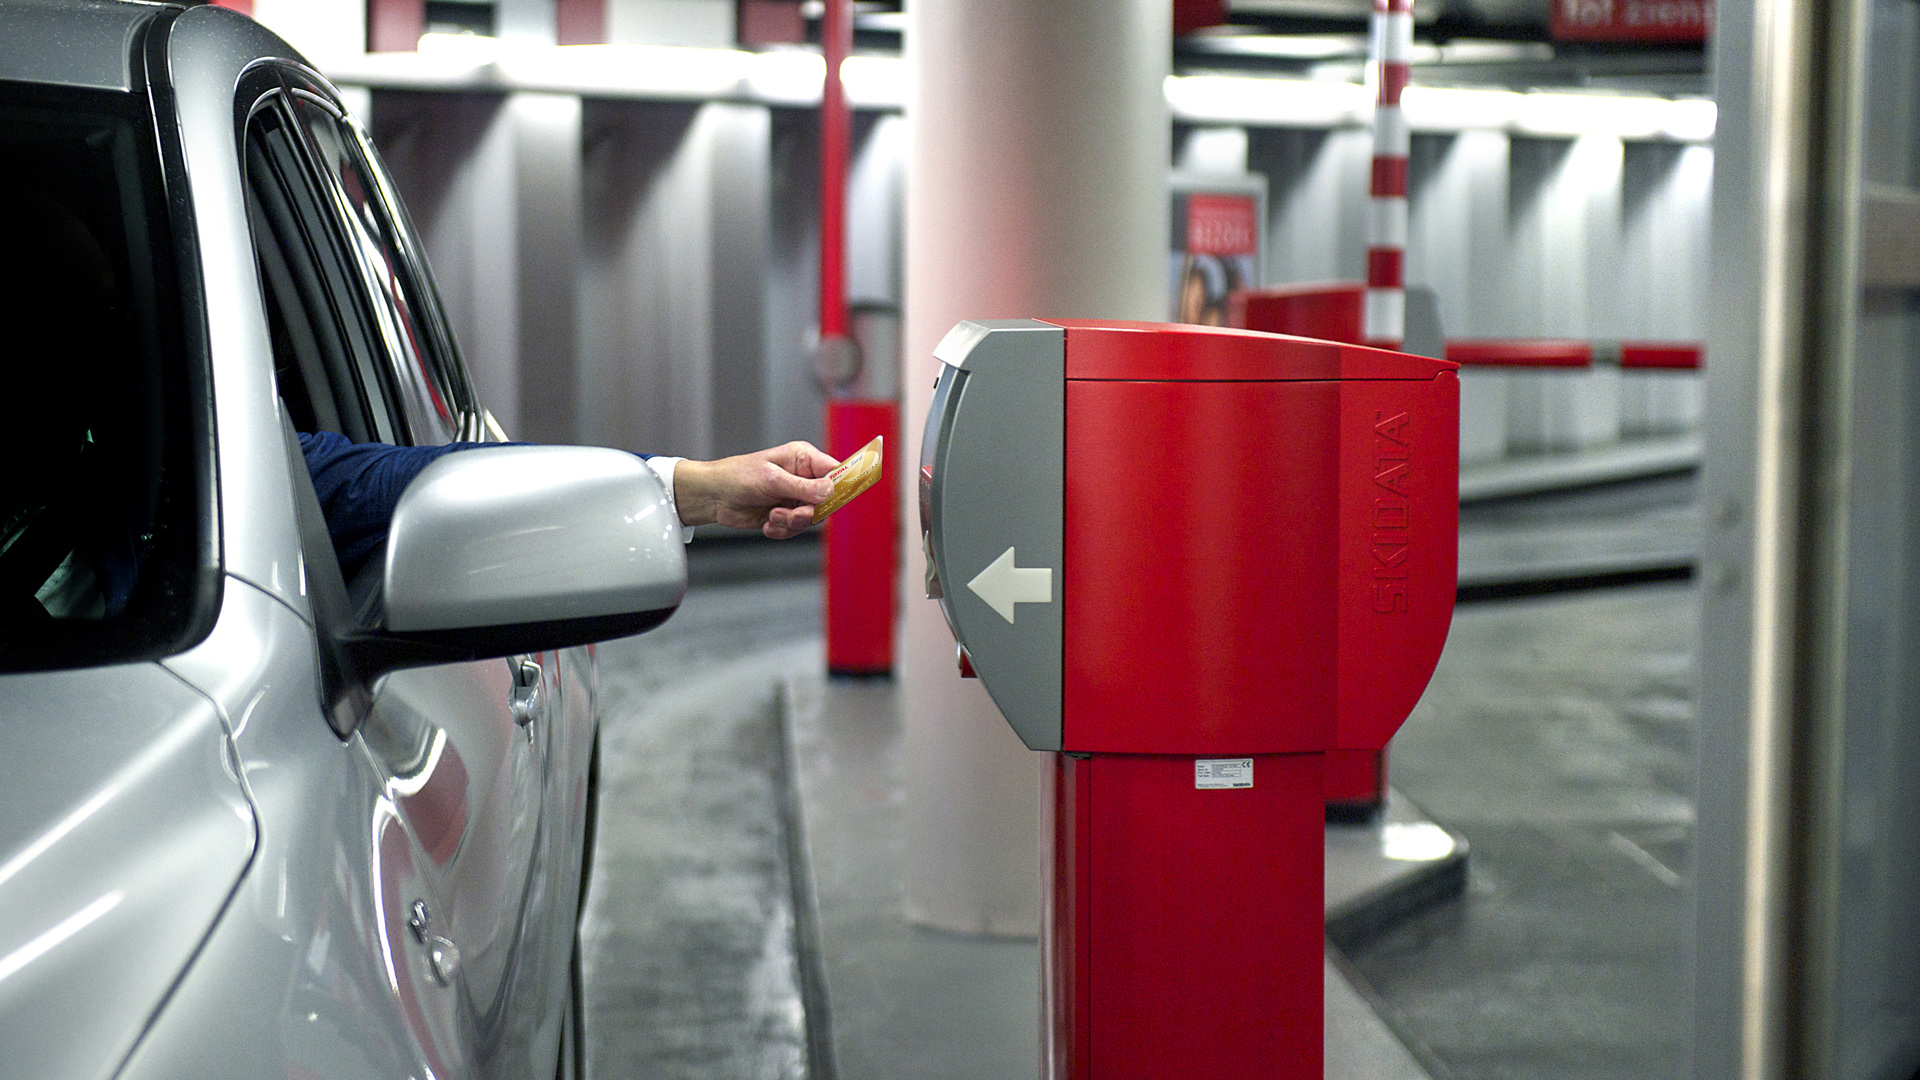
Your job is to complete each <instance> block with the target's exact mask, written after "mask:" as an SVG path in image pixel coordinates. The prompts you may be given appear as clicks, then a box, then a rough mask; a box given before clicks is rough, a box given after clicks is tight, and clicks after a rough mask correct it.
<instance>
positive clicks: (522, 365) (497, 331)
mask: <svg viewBox="0 0 1920 1080" xmlns="http://www.w3.org/2000/svg"><path fill="white" fill-rule="evenodd" d="M371 107H372V111H373V118H372V119H373V137H374V140H375V141H376V142H377V143H378V144H379V145H380V152H381V156H382V157H383V158H385V160H386V162H387V165H388V167H389V169H390V170H391V171H392V172H393V175H394V181H395V183H396V185H397V186H398V187H399V188H400V194H401V198H402V199H403V200H405V202H406V204H407V207H408V210H409V213H410V214H411V215H412V216H413V219H414V222H415V224H416V225H417V226H418V227H419V230H420V233H421V238H422V241H423V243H424V244H425V245H426V249H427V258H428V260H429V262H430V263H431V264H432V266H433V272H434V277H435V278H436V280H437V281H438V283H439V286H440V293H441V297H442V299H443V300H444V301H445V302H446V305H447V314H448V317H449V319H450V321H451V322H452V323H453V326H454V333H455V336H456V337H457V338H458V339H459V341H460V345H461V351H462V352H463V353H464V355H465V357H466V361H467V365H468V367H469V368H471V369H472V371H473V377H474V383H475V385H476V388H477V389H478V391H479V393H480V396H481V399H482V400H483V401H485V402H486V404H487V406H488V407H489V408H490V409H492V410H493V412H494V414H495V416H496V417H498V418H499V420H500V422H501V424H502V425H504V426H505V427H506V429H507V431H508V432H509V433H510V434H512V435H513V436H515V437H516V438H527V439H535V440H545V441H555V442H564V441H569V440H571V439H573V438H575V437H576V434H577V426H576V422H575V418H574V416H573V397H574V393H575V386H576V379H577V374H578V373H577V368H576V364H575V355H576V354H575V350H574V325H575V308H574V278H575V272H576V271H575V263H576V259H577V256H578V249H579V239H578V237H579V229H580V224H579V222H580V179H579V177H580V157H579V152H578V149H577V148H578V146H579V139H580V118H581V105H580V100H579V99H578V98H576V97H574V96H572V95H569V94H539V93H515V94H508V95H504V96H503V95H494V94H416V93H406V92H397V91H381V92H377V93H375V94H374V95H373V99H372V106H371Z"/></svg>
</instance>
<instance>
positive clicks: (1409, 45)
mask: <svg viewBox="0 0 1920 1080" xmlns="http://www.w3.org/2000/svg"><path fill="white" fill-rule="evenodd" d="M1372 51H1373V60H1374V73H1375V77H1376V79H1377V80H1378V81H1379V84H1380V97H1379V101H1378V103H1377V104H1376V106H1375V108H1374V111H1373V182H1372V188H1371V194H1372V202H1371V204H1370V205H1369V207H1368V213H1367V300H1366V315H1365V327H1364V329H1365V334H1366V340H1367V344H1369V345H1378V346H1380V347H1382V348H1387V349H1397V348H1399V347H1400V342H1401V340H1402V339H1404V338H1405V337H1406V326H1407V279H1406V265H1407V154H1408V151H1409V150H1410V148H1411V143H1412V137H1411V135H1410V134H1409V133H1408V131H1407V116H1406V113H1404V112H1402V111H1401V109H1400V93H1401V91H1403V90H1405V89H1406V88H1407V79H1408V77H1409V76H1410V75H1411V74H1412V70H1413V65H1412V64H1411V62H1410V61H1411V58H1412V54H1413V0H1373V42H1372Z"/></svg>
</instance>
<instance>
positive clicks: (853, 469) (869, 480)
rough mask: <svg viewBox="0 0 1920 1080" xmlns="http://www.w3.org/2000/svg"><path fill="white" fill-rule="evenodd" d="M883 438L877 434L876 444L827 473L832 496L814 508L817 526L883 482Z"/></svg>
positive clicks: (865, 448) (874, 442)
mask: <svg viewBox="0 0 1920 1080" xmlns="http://www.w3.org/2000/svg"><path fill="white" fill-rule="evenodd" d="M882 438H883V436H879V435H875V436H874V437H873V441H872V442H870V443H868V444H867V445H865V446H863V447H861V448H860V451H859V453H856V454H854V455H853V456H852V457H850V458H848V459H847V460H845V461H843V462H841V463H840V464H838V465H836V466H834V468H833V471H832V472H830V473H828V474H827V479H829V480H831V481H833V494H831V495H829V496H827V501H826V502H823V503H821V504H820V505H819V506H816V507H814V508H813V520H814V522H815V523H816V524H818V523H819V522H822V521H825V520H827V515H828V514H831V513H833V512H834V511H835V510H838V509H840V508H841V507H843V506H845V505H847V504H848V503H849V502H852V501H853V497H854V496H855V495H858V494H860V493H861V492H863V491H865V490H867V489H868V488H870V487H872V486H873V485H874V484H875V483H876V482H877V481H878V480H879V479H880V443H881V440H882Z"/></svg>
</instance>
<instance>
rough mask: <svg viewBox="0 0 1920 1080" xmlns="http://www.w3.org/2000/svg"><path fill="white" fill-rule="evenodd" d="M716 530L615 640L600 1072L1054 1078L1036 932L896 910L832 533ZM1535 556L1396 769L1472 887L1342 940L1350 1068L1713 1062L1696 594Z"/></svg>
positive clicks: (890, 834)
mask: <svg viewBox="0 0 1920 1080" xmlns="http://www.w3.org/2000/svg"><path fill="white" fill-rule="evenodd" d="M1557 498H1558V499H1564V500H1568V501H1560V502H1556V501H1555V499H1557ZM1690 500H1691V488H1690V486H1689V485H1688V484H1687V483H1685V482H1679V483H1676V482H1675V481H1671V480H1668V481H1660V482H1655V483H1652V484H1650V485H1628V486H1627V487H1625V488H1619V487H1616V488H1610V489H1603V490H1598V491H1593V492H1586V493H1581V494H1578V495H1574V496H1566V497H1551V498H1547V499H1537V500H1531V501H1527V500H1522V501H1519V502H1514V501H1512V500H1507V501H1503V502H1501V503H1498V504H1495V505H1493V506H1492V507H1491V508H1489V509H1470V510H1469V512H1468V515H1467V516H1466V518H1465V519H1464V520H1463V542H1464V538H1465V537H1466V536H1467V535H1470V534H1472V532H1473V530H1476V529H1479V530H1481V532H1480V534H1479V535H1482V536H1484V537H1487V538H1489V539H1488V543H1487V545H1486V546H1487V549H1488V550H1495V551H1496V552H1497V549H1498V548H1499V545H1500V543H1501V539H1500V538H1501V536H1502V534H1503V533H1504V534H1507V535H1517V534H1519V533H1520V532H1521V531H1531V532H1532V533H1533V534H1535V535H1537V536H1542V537H1544V538H1545V541H1546V546H1547V548H1548V549H1549V550H1559V551H1571V552H1576V553H1577V552H1578V551H1580V550H1582V548H1581V545H1582V544H1586V545H1588V549H1587V550H1593V547H1592V546H1593V545H1595V544H1598V545H1599V546H1600V551H1599V554H1600V556H1601V557H1602V558H1604V557H1606V556H1607V551H1606V550H1604V548H1605V542H1604V534H1606V533H1608V532H1609V531H1611V532H1612V533H1614V534H1616V535H1619V536H1622V537H1625V539H1624V540H1623V541H1621V543H1623V544H1625V545H1629V546H1631V545H1638V546H1639V548H1640V549H1643V550H1644V549H1648V548H1651V547H1658V546H1659V545H1660V544H1662V543H1666V542H1667V541H1668V540H1671V541H1673V542H1674V543H1677V544H1679V545H1680V546H1682V547H1684V546H1685V540H1686V538H1687V534H1686V530H1687V529H1688V528H1689V527H1690V525H1689V522H1690V519H1689V517H1688V514H1689V513H1690V511H1688V510H1687V509H1686V503H1688V502H1690ZM1556 530H1558V531H1557V532H1556ZM1663 534H1664V536H1665V537H1666V539H1665V540H1662V539H1660V536H1661V535H1663ZM1556 535H1558V536H1560V537H1561V538H1562V542H1561V543H1560V544H1559V546H1558V547H1554V546H1553V543H1552V542H1553V540H1554V538H1555V536H1556ZM1596 536H1601V537H1603V539H1601V540H1597V541H1596V540H1594V539H1593V538H1594V537H1596ZM1568 537H1575V539H1566V538H1568ZM1580 537H1584V539H1580ZM703 545H705V542H704V541H702V542H701V543H700V544H696V552H695V568H694V570H695V578H696V586H695V588H694V591H693V592H692V593H691V594H690V595H689V597H688V601H687V603H686V605H685V607H683V609H682V610H681V612H680V613H679V614H678V615H676V616H675V618H674V619H673V620H672V621H671V622H669V623H668V624H667V625H666V626H665V627H663V628H661V629H660V630H658V631H655V632H654V633H651V634H648V635H645V636H642V637H640V638H635V639H630V640H628V641H624V642H618V643H613V644H610V645H607V646H604V647H602V648H601V649H600V651H599V658H598V663H599V668H600V676H601V686H602V695H603V696H602V701H601V703H602V707H603V715H604V716H605V725H606V726H605V728H604V729H603V748H602V750H603V760H602V776H601V788H600V791H601V803H600V806H601V811H600V814H601V816H600V823H601V824H600V833H599V843H598V845H597V855H596V862H595V871H594V882H593V886H592V891H591V895H590V897H589V901H588V914H587V922H586V927H585V931H584V932H585V940H586V951H585V952H586V973H585V974H586V984H587V988H588V989H587V996H588V1003H589V1009H588V1040H589V1048H590V1049H589V1064H590V1068H591V1073H592V1075H595V1076H602V1077H640V1076H645V1077H661V1078H722V1077H729V1078H730V1077H753V1078H761V1077H765V1078H769V1080H771V1078H787V1077H793V1078H799V1077H845V1078H858V1080H867V1078H873V1080H879V1078H887V1080H914V1078H922V1077H925V1078H936V1077H937V1078H953V1080H972V1078H975V1077H979V1078H989V1077H991V1078H995V1080H1002V1078H1005V1077H1018V1076H1026V1075H1032V1074H1033V1071H1034V1068H1035V1061H1036V1058H1037V1048H1038V1038H1039V1032H1038V1030H1037V1023H1036V1018H1037V1011H1038V1010H1037V987H1038V957H1037V950H1036V947H1035V946H1034V944H1033V943H1031V942H1022V941H991V940H980V939H973V938H965V937H958V936H953V935H946V934H940V933H935V932H930V931H925V930H920V929H916V928H912V927H909V926H907V924H906V923H905V922H904V920H903V919H902V918H901V917H900V910H901V892H900V889H901V886H900V873H899V866H900V857H901V850H900V845H901V842H902V841H901V830H900V827H899V824H900V806H901V799H902V791H901V787H900V783H899V768H898V734H899V726H898V718H897V715H896V711H895V703H894V695H893V688H892V685H891V684H890V683H887V682H885V681H854V682H845V681H839V680H831V681H830V680H826V679H824V678H823V677H822V676H821V674H820V642H819V638H818V633H819V601H818V592H819V590H818V581H817V578H814V577H811V576H808V575H807V574H806V573H805V571H806V570H807V569H808V566H809V562H808V559H809V556H808V554H807V553H806V550H805V548H804V547H800V546H798V545H787V546H785V547H783V548H781V549H780V550H779V551H778V552H777V553H771V554H767V555H766V556H765V557H764V558H763V557H761V556H759V555H755V554H754V553H753V552H752V551H751V550H750V549H749V550H743V549H740V548H735V547H729V546H728V545H726V544H724V543H721V544H713V545H707V546H706V550H701V548H702V546H703ZM1513 549H1514V550H1515V551H1517V552H1518V553H1519V554H1521V555H1523V556H1527V557H1528V558H1529V559H1530V560H1531V561H1530V562H1529V563H1528V564H1527V565H1528V567H1530V569H1529V570H1528V573H1531V574H1533V575H1534V577H1533V578H1532V579H1530V580H1534V582H1535V583H1534V584H1533V585H1529V586H1528V587H1527V588H1525V589H1521V590H1518V591H1514V592H1500V591H1498V590H1494V591H1491V592H1488V593H1486V594H1485V595H1488V596H1492V597H1497V598H1494V599H1484V600H1479V601H1476V602H1471V603H1465V604H1463V605H1462V606H1461V607H1460V609H1459V611H1458V613H1457V615H1456V618H1455V623H1454V629H1453V634H1452V637H1451V638H1450V640H1449V644H1448V648H1447V652H1446V655H1445V656H1444V657H1443V658H1442V661H1441V665H1440V669H1439V671H1438V672H1437V673H1436V675H1435V678H1434V681H1433V685H1432V687H1431V688H1430V690H1429V692H1428V694H1427V696H1426V698H1425V699H1424V700H1423V701H1422V703H1421V705H1420V707H1419V708H1418V709H1417V710H1416V712H1415V714H1414V716H1413V717H1412V718H1411V719H1410V720H1409V722H1408V724H1407V727H1406V728H1405V729H1404V730H1403V732H1402V734H1401V736H1400V738H1399V739H1398V740H1397V741H1396V743H1395V746H1394V750H1393V756H1392V771H1393V777H1394V783H1395V786H1396V787H1397V788H1398V789H1399V790H1400V792H1402V793H1403V794H1404V795H1406V796H1408V797H1410V799H1411V800H1412V802H1413V803H1416V804H1418V805H1419V806H1421V807H1423V808H1424V809H1425V810H1426V811H1428V812H1429V813H1430V814H1431V815H1432V816H1433V817H1434V818H1436V819H1438V820H1439V821H1440V822H1442V823H1443V824H1445V825H1447V826H1448V827H1450V828H1452V829H1454V830H1456V831H1457V832H1459V833H1461V834H1464V835H1465V837H1466V838H1467V839H1468V841H1469V842H1470V843H1471V844H1472V856H1471V861H1470V864H1469V866H1470V870H1469V874H1468V887H1467V889H1466V891H1465V893H1464V895H1458V896H1455V897H1452V898H1450V899H1441V900H1439V901H1438V902H1437V903H1433V904H1430V905H1428V906H1426V907H1425V908H1423V909H1421V910H1419V911H1416V912H1414V913H1412V914H1411V915H1410V916H1409V917H1407V918H1404V919H1401V920H1398V921H1396V922H1394V923H1391V924H1389V925H1386V926H1384V927H1377V926H1376V927H1369V928H1368V929H1367V930H1366V931H1365V932H1362V933H1359V934H1357V935H1355V936H1353V937H1351V938H1349V939H1343V940H1342V941H1341V942H1340V943H1339V946H1338V947H1330V952H1329V956H1330V960H1329V966H1328V977H1327V979H1328V982H1327V985H1328V1015H1327V1020H1328V1037H1327V1044H1328V1072H1327V1075H1328V1076H1329V1077H1336V1076H1339V1077H1346V1076H1352V1077H1362V1076H1364V1077H1371V1078H1379V1080H1398V1078H1401V1077H1405V1078H1409V1080H1411V1078H1416V1077H1423V1076H1435V1077H1461V1078H1481V1077H1485V1078H1496V1077H1497V1078H1507V1077H1543V1078H1544V1077H1555V1078H1561V1077H1615V1076H1618V1077H1628V1076H1632V1077H1658V1076H1667V1075H1678V1074H1679V1073H1680V1072H1681V1071H1682V1070H1683V1068H1684V1061H1683V1051H1684V1045H1685V1039H1684V1032H1683V1031H1682V1030H1681V1028H1680V1024H1681V1023H1682V1019H1681V1018H1682V1017H1684V1015H1685V1010H1684V1008H1683V1006H1684V983H1683V981H1682V972H1681V968H1680V960H1679V957H1680V955H1681V945H1682V942H1683V940H1684V939H1683V936H1682V934H1681V918H1682V914H1683V908H1682V891H1683V888H1684V883H1685V876H1686V874H1687V870H1688V867H1687V851H1688V848H1689V844H1690V836H1691V832H1690V830H1691V825H1692V807H1691V801H1690V798H1689V794H1688V793H1689V789H1690V782H1691V781H1690V777H1691V769H1692V706H1691V701H1690V698H1689V696H1688V695H1689V689H1688V688H1689V686H1690V678H1691V675H1690V665H1691V662H1692V658H1691V656H1690V653H1689V643H1690V641H1691V635H1692V587H1691V586H1690V585H1688V584H1686V583H1685V582H1677V583H1654V584H1637V585H1636V584H1628V585H1618V584H1616V586H1615V587H1608V588H1592V587H1591V586H1592V585H1593V584H1595V582H1596V581H1601V582H1604V581H1614V582H1629V583H1630V582H1635V581H1642V580H1643V578H1642V577H1641V576H1636V575H1633V574H1628V575H1625V576H1620V575H1613V576H1609V575H1607V574H1600V575H1597V576H1596V575H1593V574H1585V575H1583V574H1582V573H1580V570H1581V567H1580V566H1579V565H1577V563H1578V558H1574V559H1572V561H1568V562H1565V563H1563V564H1562V565H1560V566H1559V568H1558V570H1557V571H1554V570H1552V568H1548V569H1549V571H1550V572H1548V573H1546V574H1545V575H1544V576H1542V575H1541V573H1540V563H1541V559H1540V557H1539V555H1538V552H1539V550H1540V545H1538V544H1515V545H1513ZM1684 563H1685V552H1684V551H1681V552H1678V553H1677V554H1676V555H1674V556H1673V557H1672V558H1670V559H1668V561H1667V564H1666V565H1667V567H1668V571H1669V572H1668V573H1667V574H1666V575H1665V576H1677V574H1675V573H1673V572H1672V571H1674V570H1675V568H1677V567H1683V566H1684ZM1497 569H1498V568H1497V566H1496V567H1495V570H1496V571H1497ZM1556 573H1557V574H1558V577H1557V578H1556V577H1555V574H1556ZM1517 574H1518V571H1517V570H1516V575H1517ZM1541 581H1544V582H1546V584H1545V585H1544V586H1542V585H1541V584H1540V582H1541ZM1555 581H1560V582H1563V583H1571V584H1577V585H1582V586H1586V587H1583V588H1580V589H1578V590H1575V591H1565V592H1554V591H1552V590H1553V589H1554V588H1556V587H1558V586H1556V585H1555V584H1554V582H1555ZM1542 593H1543V595H1533V594H1542ZM796 878H797V879H798V880H796Z"/></svg>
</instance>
